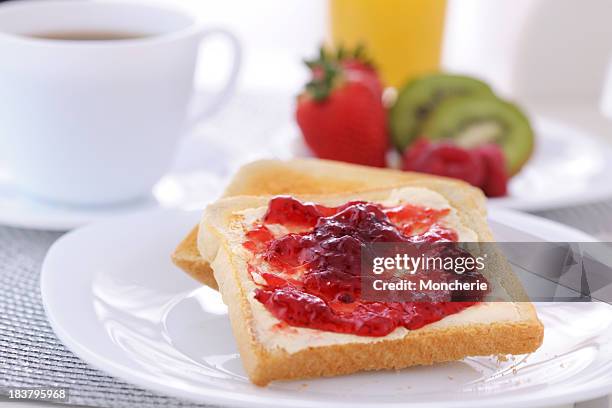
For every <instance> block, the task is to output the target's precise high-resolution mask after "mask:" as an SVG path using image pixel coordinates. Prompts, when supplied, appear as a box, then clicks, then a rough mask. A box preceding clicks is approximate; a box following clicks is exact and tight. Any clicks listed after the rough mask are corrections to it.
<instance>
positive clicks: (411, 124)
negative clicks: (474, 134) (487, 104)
mask: <svg viewBox="0 0 612 408" xmlns="http://www.w3.org/2000/svg"><path fill="white" fill-rule="evenodd" d="M458 95H488V96H494V94H493V91H492V90H491V88H490V87H489V85H487V84H485V83H484V82H482V81H479V80H478V79H475V78H470V77H466V76H462V75H448V74H442V73H436V74H429V75H425V76H422V77H420V78H417V79H414V80H412V81H410V82H408V83H407V84H406V85H405V86H404V87H403V88H402V89H400V91H399V94H398V97H397V100H396V102H395V105H393V108H392V109H391V112H390V123H389V126H390V129H391V136H392V140H393V144H394V145H395V147H397V148H398V149H399V150H400V151H403V150H404V149H405V148H406V146H408V145H409V144H410V142H412V141H413V140H414V139H415V138H416V137H418V136H419V135H420V133H421V125H422V124H423V121H424V120H425V119H427V116H428V115H429V114H430V113H431V112H432V111H433V110H434V109H435V107H436V106H437V105H438V104H439V103H440V102H441V101H443V100H444V99H445V98H447V97H449V96H458Z"/></svg>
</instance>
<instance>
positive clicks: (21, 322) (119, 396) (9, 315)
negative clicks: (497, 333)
mask: <svg viewBox="0 0 612 408" xmlns="http://www.w3.org/2000/svg"><path fill="white" fill-rule="evenodd" d="M538 215H541V216H546V217H548V218H551V219H553V220H556V221H559V222H563V223H566V224H569V225H572V226H574V227H577V228H580V229H582V230H584V231H585V232H587V233H590V234H592V235H594V236H597V237H598V238H600V239H603V240H608V241H610V240H611V239H610V237H611V236H612V235H611V234H612V203H600V204H593V205H588V206H581V207H573V208H571V209H563V210H554V211H546V212H540V213H538ZM60 236H61V234H60V233H56V232H44V231H32V230H22V229H16V228H7V227H0V393H2V391H1V390H2V389H5V390H6V388H10V387H65V388H68V389H69V390H70V400H69V404H77V405H89V406H98V407H130V408H131V407H159V406H164V407H198V406H200V407H201V406H202V405H196V404H191V403H188V402H185V401H181V400H178V399H174V398H170V397H166V396H163V395H158V394H154V393H151V392H149V391H146V390H143V389H140V388H137V387H134V386H132V385H129V384H126V383H124V382H122V381H119V380H117V379H115V378H113V377H110V376H108V375H106V374H104V373H102V372H100V371H98V370H96V369H94V368H92V367H90V366H88V365H87V364H86V363H84V362H83V361H82V360H80V359H79V358H78V357H76V356H75V355H74V354H72V353H71V352H70V351H69V350H67V349H66V348H65V347H64V346H63V344H62V343H61V342H60V341H59V340H58V339H57V338H56V337H55V334H54V333H53V330H52V329H51V327H50V326H49V323H48V322H47V320H46V317H45V313H44V310H43V306H42V302H41V296H40V289H39V279H40V266H41V263H42V260H43V258H44V256H45V253H46V252H47V250H48V248H49V247H50V246H51V244H52V243H53V242H54V241H55V240H56V239H57V238H59V237H60Z"/></svg>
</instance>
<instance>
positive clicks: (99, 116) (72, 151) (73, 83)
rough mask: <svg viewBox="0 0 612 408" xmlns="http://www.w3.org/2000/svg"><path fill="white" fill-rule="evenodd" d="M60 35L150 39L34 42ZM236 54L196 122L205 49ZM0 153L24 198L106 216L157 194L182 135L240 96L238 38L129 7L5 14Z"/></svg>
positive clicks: (19, 6) (29, 8) (184, 17)
mask: <svg viewBox="0 0 612 408" xmlns="http://www.w3.org/2000/svg"><path fill="white" fill-rule="evenodd" d="M54 32H63V33H69V32H75V33H77V32H107V33H113V32H116V33H134V34H138V35H142V37H139V38H135V39H118V40H83V41H81V40H55V39H40V38H34V37H32V35H41V34H46V33H54ZM217 34H220V35H223V36H224V37H226V38H227V39H228V40H229V44H230V45H231V47H232V49H233V53H234V59H233V67H232V68H231V69H230V71H229V75H228V80H227V84H226V86H225V87H224V89H223V90H222V91H221V92H220V93H219V94H218V95H217V96H216V98H215V100H214V101H211V102H210V103H209V104H207V105H206V107H205V108H200V109H199V112H193V110H194V109H191V108H193V106H191V105H192V103H191V99H192V95H193V94H194V92H193V77H194V70H195V65H196V60H197V58H198V49H199V46H200V43H201V42H202V39H203V38H208V36H209V35H217ZM0 56H1V57H0V58H1V60H2V62H1V63H0V149H1V150H2V155H1V156H2V159H3V161H4V162H7V163H6V164H7V165H8V169H9V171H10V173H11V175H12V176H13V178H14V180H15V181H16V184H17V185H18V186H19V187H20V188H21V189H22V190H23V192H24V193H26V194H28V195H31V196H33V197H36V198H40V199H44V200H46V201H50V202H57V203H65V204H73V205H104V204H112V203H119V202H123V201H127V200H133V199H137V198H139V197H143V196H146V195H147V194H150V192H151V188H152V186H153V185H154V184H155V182H156V181H157V180H159V178H160V177H161V176H162V175H163V174H164V173H165V172H166V171H167V170H168V167H169V166H170V164H171V161H172V159H173V154H174V151H175V148H176V146H177V143H178V141H179V139H180V137H181V135H182V134H184V133H185V131H186V130H187V129H188V126H190V124H191V123H195V122H196V121H197V120H199V119H202V118H205V117H206V116H208V115H209V114H210V113H211V111H213V110H214V109H215V108H216V107H217V106H218V105H219V104H220V103H222V102H223V101H224V100H225V99H226V96H227V95H228V94H229V93H230V92H231V91H232V90H233V88H234V84H235V82H236V78H237V74H238V69H239V65H240V47H239V44H238V41H237V40H236V39H235V37H234V36H233V35H232V34H230V33H229V32H227V31H224V30H220V29H211V30H207V29H206V28H202V27H201V26H200V25H199V24H198V23H197V22H196V21H195V20H194V19H193V18H192V17H191V16H189V15H188V14H185V13H182V12H179V11H176V10H169V9H165V8H163V7H158V6H151V5H145V4H139V3H128V2H106V1H74V0H45V1H19V2H15V3H8V4H3V5H1V6H0Z"/></svg>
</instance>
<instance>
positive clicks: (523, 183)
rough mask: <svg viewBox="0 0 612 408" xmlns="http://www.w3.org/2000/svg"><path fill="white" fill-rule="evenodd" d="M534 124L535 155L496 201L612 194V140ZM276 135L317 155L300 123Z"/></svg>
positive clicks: (542, 202) (526, 205) (563, 201)
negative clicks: (310, 146) (303, 138)
mask: <svg viewBox="0 0 612 408" xmlns="http://www.w3.org/2000/svg"><path fill="white" fill-rule="evenodd" d="M534 125H535V131H536V146H535V149H534V153H533V156H532V157H531V158H530V160H529V162H527V165H526V166H525V167H524V168H523V169H522V170H521V172H520V173H519V174H518V175H516V176H515V177H514V178H512V180H511V181H510V185H509V193H508V196H507V197H503V198H493V199H490V200H489V202H490V205H491V206H496V207H501V208H511V209H515V210H525V211H539V210H548V209H553V208H561V207H568V206H572V205H579V204H586V203H590V202H596V201H600V200H604V199H607V198H611V197H612V183H610V174H612V145H610V144H607V143H604V142H601V141H600V140H599V139H596V138H595V137H593V136H592V135H590V134H588V133H585V132H583V131H581V130H579V129H575V128H572V127H570V126H567V125H564V124H563V123H560V122H558V121H552V120H547V119H543V118H539V119H538V118H536V120H535V121H534ZM288 135H292V136H288ZM276 138H278V139H287V138H289V139H291V140H293V142H292V146H291V147H290V148H289V150H291V152H292V153H293V154H294V155H296V156H302V157H304V156H306V157H311V156H312V153H311V152H310V151H309V150H308V148H307V147H306V146H305V144H304V143H303V142H302V138H301V136H300V131H299V129H298V128H297V126H296V125H294V124H291V125H287V126H286V127H285V129H283V130H282V131H280V132H278V133H277V134H276V136H275V139H276Z"/></svg>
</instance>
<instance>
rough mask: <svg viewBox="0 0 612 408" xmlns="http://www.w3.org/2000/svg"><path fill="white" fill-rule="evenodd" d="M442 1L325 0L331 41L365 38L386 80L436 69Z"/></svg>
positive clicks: (392, 82)
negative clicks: (327, 6) (327, 1)
mask: <svg viewBox="0 0 612 408" xmlns="http://www.w3.org/2000/svg"><path fill="white" fill-rule="evenodd" d="M445 10H446V0H329V18H330V21H329V24H330V30H329V40H330V42H331V44H330V45H331V46H332V47H334V46H339V45H344V46H347V47H354V46H356V45H357V44H359V43H363V44H364V45H365V46H366V47H367V52H368V55H369V56H370V57H371V58H372V60H373V61H374V62H375V64H376V66H377V67H378V68H379V69H380V72H381V75H382V77H383V80H384V82H385V84H387V85H391V86H400V85H403V84H404V83H405V82H406V81H407V80H409V79H411V78H413V77H414V76H416V75H419V74H422V73H425V72H431V71H435V70H438V69H439V65H440V54H441V49H442V35H443V30H444V13H445Z"/></svg>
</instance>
